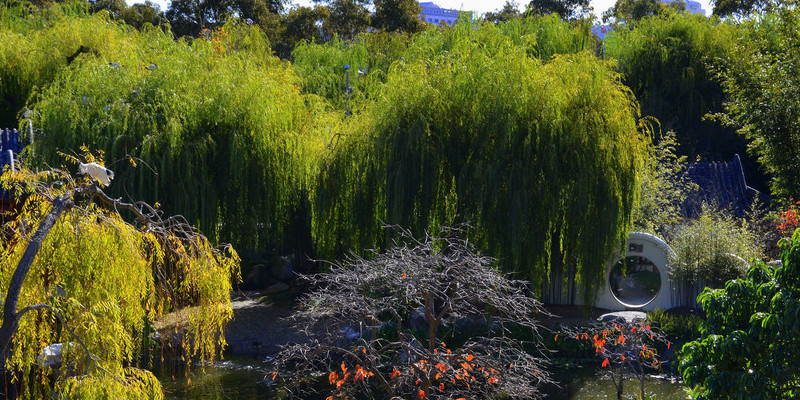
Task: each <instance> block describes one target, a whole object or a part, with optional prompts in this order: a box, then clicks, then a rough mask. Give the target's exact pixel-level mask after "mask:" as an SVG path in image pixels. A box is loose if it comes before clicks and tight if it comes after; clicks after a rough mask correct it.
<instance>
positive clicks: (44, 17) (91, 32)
mask: <svg viewBox="0 0 800 400" xmlns="http://www.w3.org/2000/svg"><path fill="white" fill-rule="evenodd" d="M88 12H89V11H88V3H79V2H71V3H64V4H54V5H53V6H51V7H43V8H35V7H34V8H28V7H22V6H17V7H8V6H7V5H6V4H0V99H2V101H0V126H2V127H3V128H13V127H16V125H17V114H18V113H19V112H20V111H21V110H22V109H23V108H24V106H25V103H26V101H27V100H28V97H29V96H30V95H31V93H35V92H37V91H39V90H41V89H42V88H43V87H45V86H46V85H47V84H49V83H50V82H52V81H53V79H55V77H56V75H57V74H58V73H59V71H61V69H62V68H64V67H65V66H67V65H69V64H70V63H71V62H70V61H74V60H75V59H77V57H79V56H80V55H81V54H82V53H83V51H81V52H79V51H78V50H79V49H80V48H81V47H80V46H84V47H85V50H84V51H86V52H89V53H92V51H103V52H106V51H108V50H110V48H111V47H112V46H113V44H115V43H118V42H117V41H118V40H119V39H120V36H121V35H122V34H123V33H124V32H123V31H121V30H118V31H116V32H112V31H109V30H108V29H107V28H105V27H103V26H102V25H100V24H97V23H89V22H90V20H88V19H86V18H84V17H86V16H87V15H88ZM67 20H72V22H71V25H72V26H71V29H63V25H64V24H65V23H66V21H67ZM59 26H60V27H61V28H59ZM101 32H103V33H101ZM109 36H112V37H113V39H116V40H108V39H109ZM73 56H74V57H73Z"/></svg>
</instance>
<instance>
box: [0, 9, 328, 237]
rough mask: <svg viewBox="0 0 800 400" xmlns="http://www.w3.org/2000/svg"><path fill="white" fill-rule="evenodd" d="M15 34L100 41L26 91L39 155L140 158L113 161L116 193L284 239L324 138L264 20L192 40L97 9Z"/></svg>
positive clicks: (24, 39)
mask: <svg viewBox="0 0 800 400" xmlns="http://www.w3.org/2000/svg"><path fill="white" fill-rule="evenodd" d="M39 38H41V39H39ZM14 39H15V40H17V41H18V43H21V44H24V46H28V47H27V49H28V51H29V52H30V53H31V54H42V53H47V54H50V53H49V52H46V51H44V49H48V48H50V47H52V46H53V45H54V44H55V43H58V45H57V46H64V47H66V48H67V49H70V50H69V51H74V49H76V48H78V47H79V46H85V47H89V48H92V49H93V50H94V51H91V52H88V53H84V54H82V55H81V56H80V57H79V58H77V59H76V60H75V62H74V63H73V65H71V66H70V68H64V69H60V70H59V72H58V73H57V75H56V72H53V75H56V76H58V78H57V79H55V78H53V79H54V81H53V84H51V85H49V86H47V87H46V88H43V89H42V90H41V93H40V94H39V95H37V96H36V97H34V98H32V99H31V100H30V101H29V103H28V107H30V108H32V109H33V110H34V111H35V113H34V117H33V123H34V125H35V126H38V127H40V128H42V130H43V132H45V134H44V135H43V136H40V137H37V139H36V142H35V143H36V154H37V156H41V157H42V158H43V160H44V161H45V162H48V163H50V164H51V165H58V162H59V161H58V160H59V158H60V156H58V152H64V153H71V152H74V151H76V150H77V149H78V147H79V146H81V145H83V144H87V145H89V146H92V147H94V148H98V149H102V150H105V152H106V154H107V157H108V158H109V159H111V160H124V159H128V158H130V157H133V158H134V159H136V160H138V161H140V163H139V168H134V167H133V166H131V165H130V164H128V163H119V164H116V165H115V164H114V163H111V165H109V167H110V168H112V169H113V170H114V171H115V173H116V176H117V179H116V181H115V182H117V184H116V185H113V186H112V187H111V193H112V195H115V196H119V197H125V198H127V196H132V197H135V198H141V199H144V200H146V201H148V202H150V203H156V202H158V203H159V204H160V205H161V206H162V208H163V209H164V210H165V211H166V212H168V213H174V214H182V215H184V216H185V217H186V218H187V219H188V220H189V221H190V222H191V223H192V224H196V225H197V226H199V227H200V228H201V229H203V230H204V231H206V232H210V235H211V236H212V237H214V238H215V239H219V240H223V241H226V242H231V243H234V244H235V245H236V246H237V247H239V248H242V249H243V250H245V251H248V252H255V251H265V250H271V249H278V250H280V249H282V248H283V243H285V242H284V240H283V236H282V235H283V234H284V233H285V232H286V229H285V227H286V225H287V223H288V221H289V220H290V218H291V217H292V216H293V214H294V212H295V210H297V209H299V208H300V207H301V205H302V201H303V200H302V196H301V193H302V191H303V188H304V187H305V185H306V181H307V180H308V176H309V175H310V174H311V168H312V165H313V155H312V153H314V150H312V149H311V148H312V147H313V146H315V145H319V146H321V145H322V143H323V141H322V140H319V141H316V139H315V138H316V136H315V132H316V130H315V128H314V126H313V125H312V122H311V121H310V114H309V113H308V109H307V108H306V107H305V105H304V102H303V98H302V97H301V96H300V94H299V88H298V87H297V86H296V82H297V78H296V76H295V75H294V74H293V72H292V70H291V69H290V68H287V67H285V66H284V65H282V64H281V63H280V62H279V61H278V60H276V59H274V58H273V57H271V56H270V51H269V46H268V43H267V42H266V40H265V38H264V34H263V33H262V32H261V31H260V30H259V29H257V28H255V27H249V26H246V25H244V24H236V23H231V24H228V25H226V26H225V27H224V28H221V29H218V30H216V31H213V32H209V33H208V36H207V38H203V39H198V40H195V41H193V42H192V43H191V44H187V43H185V42H183V41H174V40H173V39H172V38H171V35H170V34H169V33H165V32H161V31H159V30H157V29H150V30H145V31H144V32H137V31H134V30H132V29H130V28H128V27H125V26H124V25H118V24H116V23H114V22H112V21H109V20H107V19H105V18H102V17H101V16H91V17H80V18H66V19H64V20H62V21H60V22H58V23H56V24H52V25H48V26H45V27H43V28H42V29H40V30H37V31H35V32H32V33H30V34H28V35H24V36H22V35H19V36H18V37H17V36H15V37H14ZM4 43H5V42H4ZM62 43H68V45H64V44H62ZM57 48H58V47H57ZM20 53H22V51H20ZM26 60H27V61H28V62H33V61H34V60H35V58H34V60H30V59H26ZM52 64H53V65H54V68H55V66H57V65H59V64H58V63H55V62H54V63H52ZM48 65H49V64H48ZM60 65H63V64H60ZM29 69H31V70H35V68H33V67H31V68H29ZM9 70H11V68H9ZM309 107H311V105H309ZM315 143H316V144H315ZM307 145H308V146H311V147H307ZM307 151H308V152H307ZM307 174H308V175H307Z"/></svg>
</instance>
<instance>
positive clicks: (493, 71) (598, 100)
mask: <svg viewBox="0 0 800 400" xmlns="http://www.w3.org/2000/svg"><path fill="white" fill-rule="evenodd" d="M405 59H406V61H401V62H398V63H396V64H395V65H393V67H392V69H391V70H390V74H389V78H388V81H387V83H386V85H385V86H384V87H382V88H381V93H382V95H381V97H380V98H379V99H377V100H376V102H375V103H374V104H373V105H371V106H370V107H369V108H368V109H367V110H365V111H364V114H363V116H362V118H360V119H359V120H356V121H353V122H352V123H350V124H349V125H344V126H343V128H342V129H341V131H340V132H338V134H340V135H341V137H342V142H340V143H339V144H338V145H337V147H336V149H335V151H334V152H333V154H332V155H331V156H330V157H329V158H327V159H326V160H325V163H324V165H323V167H322V172H321V174H320V177H319V178H318V186H317V191H316V197H315V204H316V209H315V215H314V229H315V233H316V235H317V241H318V245H319V247H320V251H321V254H332V253H335V252H336V251H337V250H341V249H348V248H356V249H357V248H364V247H369V246H375V245H380V244H381V241H382V239H381V237H380V235H381V233H380V226H381V224H382V223H388V224H398V225H401V226H404V227H407V228H409V229H411V230H412V231H416V232H420V231H423V230H428V231H435V230H436V229H437V228H438V227H439V226H440V225H450V224H454V223H459V222H470V223H471V224H472V225H473V226H474V230H473V232H471V234H472V240H476V241H478V242H479V243H480V244H481V246H483V248H484V249H485V250H487V251H488V252H489V254H493V255H495V256H497V257H498V258H499V259H500V260H501V261H500V262H501V263H502V264H503V265H504V266H505V268H506V269H507V270H510V271H517V272H522V273H524V274H526V275H527V276H529V277H530V278H531V279H532V281H533V282H534V283H535V284H536V285H539V284H542V283H543V282H545V281H547V280H548V279H549V274H550V266H551V264H553V263H556V264H561V263H565V262H566V263H569V264H570V265H574V266H576V272H577V278H578V281H580V282H584V283H586V284H585V285H583V287H584V289H585V292H584V293H583V295H584V297H585V298H586V297H588V296H591V295H592V294H593V287H594V286H593V285H592V284H593V283H597V281H598V280H599V279H601V276H602V271H603V270H604V268H605V263H606V261H607V259H608V256H609V254H614V251H615V250H616V249H617V246H619V244H620V243H622V241H623V239H624V237H625V235H626V233H627V232H626V231H627V228H628V227H629V226H630V221H631V213H632V211H631V210H632V209H633V206H634V204H635V203H636V201H637V198H638V188H639V181H638V179H639V175H638V174H639V171H640V168H641V165H642V157H644V156H645V149H646V144H647V138H646V135H643V131H642V130H641V129H640V127H639V126H638V125H637V117H638V114H637V105H636V103H635V101H634V99H633V97H632V95H631V94H630V92H629V91H628V90H627V89H625V88H624V87H623V86H622V85H621V84H620V82H619V78H618V76H617V75H616V73H614V72H613V68H612V66H611V65H609V64H608V63H607V62H604V61H601V60H598V59H597V58H596V57H594V56H593V55H592V54H589V53H586V52H583V53H577V54H568V55H559V56H555V57H553V58H552V59H551V60H547V61H541V60H539V59H535V58H531V57H529V56H528V55H527V54H526V51H525V50H524V49H522V48H520V47H518V46H515V45H514V43H513V42H512V40H511V39H509V37H507V36H505V35H503V34H502V33H500V32H499V31H498V30H497V29H496V28H493V27H490V26H483V27H480V28H478V29H473V27H472V26H470V25H462V26H457V27H454V28H452V29H449V30H443V31H439V30H428V31H427V32H425V34H424V35H422V36H420V37H418V38H417V40H416V41H415V43H414V44H413V45H412V46H411V47H410V49H409V53H408V54H407V56H406V57H405Z"/></svg>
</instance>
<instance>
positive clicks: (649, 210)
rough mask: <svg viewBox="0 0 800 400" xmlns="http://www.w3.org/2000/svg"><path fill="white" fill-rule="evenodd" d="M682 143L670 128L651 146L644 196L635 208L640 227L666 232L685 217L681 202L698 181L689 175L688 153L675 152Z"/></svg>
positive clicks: (636, 223) (646, 160) (650, 230)
mask: <svg viewBox="0 0 800 400" xmlns="http://www.w3.org/2000/svg"><path fill="white" fill-rule="evenodd" d="M677 145H678V142H677V140H676V139H675V133H674V132H672V131H670V132H667V133H665V134H664V135H663V136H662V137H661V138H659V139H658V141H657V142H656V144H655V146H653V147H651V148H650V151H651V154H650V157H647V158H646V159H645V168H644V170H643V177H642V189H641V196H640V198H639V204H638V206H637V207H636V209H635V210H634V219H633V227H634V229H635V230H637V231H641V232H650V233H654V234H656V235H659V236H664V235H665V234H666V233H667V232H668V230H669V228H670V226H672V225H674V224H677V223H678V222H679V221H680V219H681V206H682V204H683V203H684V201H685V200H686V198H687V197H688V196H690V195H691V194H692V193H693V192H695V191H696V190H697V185H696V184H695V183H694V182H692V181H691V180H690V179H689V178H688V176H686V167H687V163H686V157H685V156H678V155H677V154H675V152H676V150H675V149H676V147H677Z"/></svg>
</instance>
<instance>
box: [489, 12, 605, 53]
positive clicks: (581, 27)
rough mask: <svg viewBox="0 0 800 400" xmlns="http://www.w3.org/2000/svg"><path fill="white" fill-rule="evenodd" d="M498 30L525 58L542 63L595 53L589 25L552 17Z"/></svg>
mask: <svg viewBox="0 0 800 400" xmlns="http://www.w3.org/2000/svg"><path fill="white" fill-rule="evenodd" d="M498 29H499V30H500V32H502V33H503V34H504V35H506V36H507V37H508V38H509V39H511V41H512V42H513V43H514V45H516V46H518V47H521V48H522V49H524V50H525V51H526V52H527V53H528V56H530V57H532V58H538V59H540V60H545V61H546V60H549V59H550V58H551V57H553V56H554V55H556V54H573V53H580V52H582V51H594V50H595V48H597V44H598V43H597V42H596V41H595V40H596V39H595V38H594V36H593V35H592V26H591V23H590V21H588V20H580V21H576V22H571V23H570V22H564V21H562V20H561V19H560V18H558V16H556V15H553V14H550V15H543V16H536V15H534V16H528V17H525V18H516V19H512V20H510V21H508V22H505V23H502V24H499V25H498Z"/></svg>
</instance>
